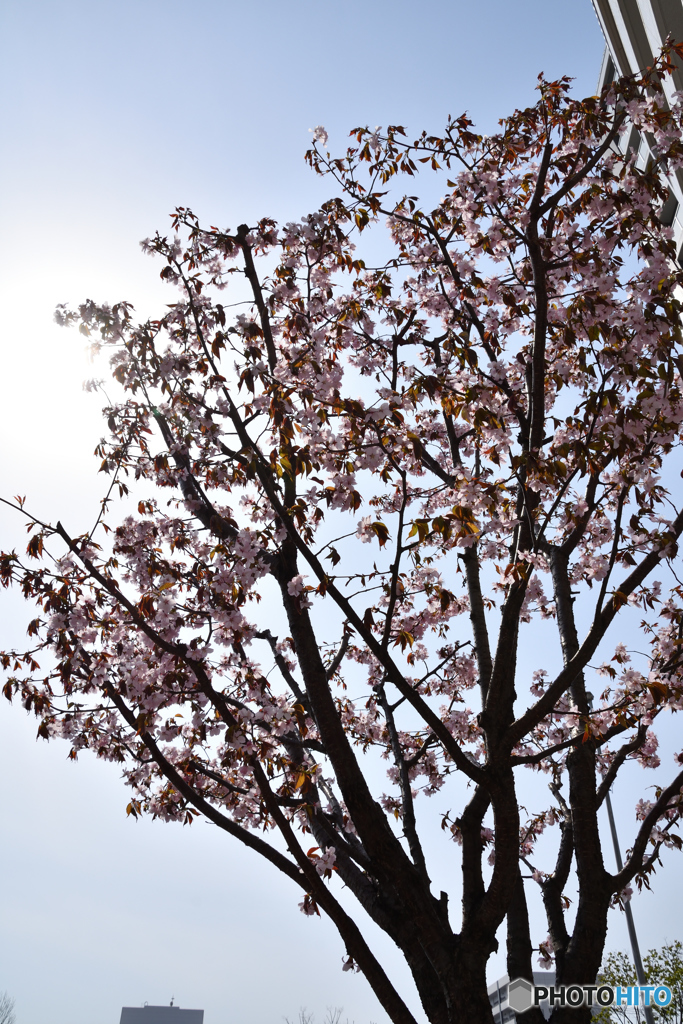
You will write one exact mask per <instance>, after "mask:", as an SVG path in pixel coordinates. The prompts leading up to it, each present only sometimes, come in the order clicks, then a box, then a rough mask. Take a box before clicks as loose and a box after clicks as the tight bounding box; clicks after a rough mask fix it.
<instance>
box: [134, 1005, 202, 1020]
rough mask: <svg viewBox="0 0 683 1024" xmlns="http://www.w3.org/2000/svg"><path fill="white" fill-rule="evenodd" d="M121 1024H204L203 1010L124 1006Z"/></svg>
mask: <svg viewBox="0 0 683 1024" xmlns="http://www.w3.org/2000/svg"><path fill="white" fill-rule="evenodd" d="M120 1024H204V1011H203V1010H182V1009H181V1008H180V1007H179V1006H173V1004H172V1003H171V1005H170V1006H148V1005H147V1004H146V1003H145V1005H144V1006H124V1007H123V1009H122V1010H121V1020H120Z"/></svg>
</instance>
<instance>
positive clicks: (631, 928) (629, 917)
mask: <svg viewBox="0 0 683 1024" xmlns="http://www.w3.org/2000/svg"><path fill="white" fill-rule="evenodd" d="M605 803H606V804H607V815H608V817H609V827H610V832H611V833H612V843H613V844H614V858H615V860H616V862H617V871H621V869H622V867H623V864H622V862H621V852H620V850H619V839H618V837H617V826H616V824H615V823H614V812H613V811H612V801H611V800H610V795H609V793H608V794H607V796H606V797H605ZM624 912H625V914H626V924H627V925H628V937H629V939H630V940H631V950H632V952H633V963H634V964H635V968H636V978H637V979H638V984H639V985H647V980H646V978H645V971H644V970H643V961H642V960H641V959H640V948H639V946H638V936H637V935H636V926H635V924H634V923H633V912H632V910H631V901H630V900H628V901H627V902H625V903H624ZM643 1010H644V1012H645V1020H646V1021H647V1024H655V1018H654V1014H653V1013H652V1007H651V1006H644V1007H643Z"/></svg>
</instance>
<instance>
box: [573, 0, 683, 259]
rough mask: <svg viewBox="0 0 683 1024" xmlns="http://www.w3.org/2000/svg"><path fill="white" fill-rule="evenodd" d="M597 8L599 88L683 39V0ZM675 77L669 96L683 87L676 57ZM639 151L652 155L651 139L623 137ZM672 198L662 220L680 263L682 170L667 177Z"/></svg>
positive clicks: (631, 1) (607, 1)
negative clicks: (669, 41)
mask: <svg viewBox="0 0 683 1024" xmlns="http://www.w3.org/2000/svg"><path fill="white" fill-rule="evenodd" d="M593 7H594V9H595V13H596V15H597V18H598V21H599V23H600V28H601V29H602V33H603V35H604V37H605V42H606V44H607V45H606V47H605V54H604V57H603V60H602V67H601V69H600V78H599V81H598V90H600V89H602V88H603V86H605V85H608V84H609V83H610V82H611V81H612V79H613V78H614V77H615V75H616V76H619V75H634V74H637V72H638V71H642V70H644V69H645V68H647V67H650V66H651V65H652V63H653V61H654V59H655V57H656V56H657V54H658V53H659V51H660V50H661V48H662V46H663V45H664V43H665V42H666V40H667V37H668V36H671V37H672V38H673V41H674V42H676V43H683V0H593ZM677 63H678V65H679V66H678V67H677V69H676V70H675V71H674V73H673V76H672V80H671V79H670V80H668V81H667V82H666V83H665V92H666V94H667V98H668V99H669V100H671V98H672V93H673V92H674V91H683V63H681V62H680V61H679V62H677ZM635 149H637V151H638V164H639V166H640V167H645V165H646V163H647V160H648V158H649V149H648V143H647V140H646V139H644V138H642V137H641V136H640V134H639V133H638V132H637V131H635V129H634V130H633V132H631V134H630V135H627V136H626V137H625V141H624V150H625V151H628V150H635ZM667 185H668V187H669V199H668V201H667V202H666V203H665V205H664V208H663V209H662V213H661V221H662V223H663V224H666V225H667V226H671V227H672V228H673V231H674V239H675V242H676V251H677V253H678V260H679V263H681V262H683V260H682V255H683V253H682V249H683V173H682V172H681V171H678V172H676V174H675V175H673V176H671V177H670V178H668V179H667Z"/></svg>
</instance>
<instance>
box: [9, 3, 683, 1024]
mask: <svg viewBox="0 0 683 1024" xmlns="http://www.w3.org/2000/svg"><path fill="white" fill-rule="evenodd" d="M0 12H1V13H0V19H1V24H0V79H1V82H2V85H1V88H0V103H1V104H2V114H1V117H0V126H1V127H0V133H1V136H0V137H1V140H2V154H1V158H0V210H1V212H0V224H1V225H2V235H3V244H2V247H1V249H0V287H1V288H2V311H3V313H2V320H1V323H2V361H3V375H2V378H1V379H0V433H1V435H2V438H3V442H4V443H3V446H2V447H3V452H2V454H1V456H0V458H1V460H2V461H1V463H0V478H1V479H2V482H3V491H4V490H8V491H9V493H10V494H15V493H23V494H26V495H28V496H29V498H30V501H31V504H32V506H33V507H34V508H36V510H38V511H42V512H44V514H45V515H46V516H52V515H54V516H57V515H61V516H62V517H63V518H64V519H65V520H68V521H69V522H71V524H72V526H73V528H74V529H75V530H78V528H79V527H80V526H85V524H86V522H88V521H89V519H90V518H91V516H92V510H93V508H94V507H95V505H96V501H97V494H98V487H99V481H98V480H97V479H95V478H94V477H93V473H92V470H93V469H94V466H95V462H94V460H93V459H92V455H91V453H92V449H93V447H94V445H95V443H96V441H97V438H98V437H99V416H98V411H97V400H96V399H94V398H93V396H90V395H85V394H84V393H83V392H82V390H81V381H82V380H83V379H84V378H85V377H87V376H91V375H92V371H91V369H90V367H89V365H88V363H87V360H86V358H85V356H84V354H83V347H82V345H81V343H80V341H79V339H78V338H77V337H76V336H75V335H67V334H65V333H64V332H58V331H57V330H56V329H55V328H54V327H53V326H52V324H51V317H52V310H53V308H54V306H55V304H56V303H57V302H62V301H68V302H72V303H75V302H78V301H79V300H81V299H84V298H85V297H92V298H95V299H98V300H104V299H109V300H116V299H119V298H129V299H131V300H132V301H133V302H134V303H135V304H136V306H138V307H139V308H140V309H142V310H145V309H149V310H150V311H151V310H153V309H154V308H155V304H156V307H157V308H158V304H159V303H163V302H165V301H168V298H167V295H166V294H165V293H164V292H163V291H162V289H161V287H160V284H159V281H158V276H157V274H158V271H157V270H156V269H155V267H154V265H153V264H152V263H150V262H149V261H148V260H146V259H145V258H143V257H142V256H141V255H140V253H139V249H138V244H137V243H138V241H139V240H140V239H141V238H142V237H144V236H146V235H148V234H150V233H152V232H153V231H154V230H155V228H160V229H162V230H164V229H166V227H167V225H168V220H167V214H168V213H169V212H170V211H171V210H172V209H173V207H174V206H175V205H178V204H180V205H190V206H192V207H193V208H194V209H195V210H196V211H197V212H198V213H199V214H200V215H201V216H202V217H204V218H206V219H207V220H208V221H210V222H211V223H214V224H221V225H231V226H235V225H236V224H238V223H241V222H242V221H245V220H246V221H249V220H253V219H254V218H256V217H257V216H262V215H266V214H267V215H271V216H274V217H275V218H276V219H278V220H281V221H282V220H287V219H291V218H294V217H297V216H300V215H301V214H303V213H305V212H306V211H307V210H308V209H310V208H312V207H313V206H315V205H316V204H317V203H318V202H319V201H321V200H322V199H324V198H326V196H327V192H328V188H329V186H328V185H327V184H326V183H325V182H321V181H320V180H317V179H316V178H315V177H314V176H313V175H312V174H311V172H310V171H309V170H308V169H307V168H306V166H305V165H304V162H303V153H304V151H305V149H306V148H307V146H308V144H309V141H310V136H309V134H308V129H309V128H310V127H312V126H314V125H316V124H319V123H322V124H325V125H326V126H327V128H328V130H329V131H330V146H331V148H332V149H333V150H334V149H335V148H342V147H343V146H344V141H345V136H346V134H347V132H348V131H349V129H351V128H353V127H354V126H355V125H356V124H359V123H360V124H366V123H367V124H371V125H375V124H386V123H388V122H393V123H402V124H405V125H407V126H408V127H409V128H410V129H411V131H417V130H419V129H421V128H423V127H425V128H428V129H430V130H435V131H436V130H438V129H439V128H440V127H441V125H442V124H443V122H444V120H445V117H446V115H447V114H448V113H453V114H459V113H461V112H462V111H463V110H465V109H467V110H469V111H470V112H471V114H472V116H473V117H474V118H475V120H476V121H477V123H478V124H479V125H480V127H481V128H482V129H484V130H486V131H491V130H492V129H493V128H494V126H495V123H496V121H497V119H498V118H499V117H501V116H503V115H505V114H506V113H508V112H509V111H510V110H511V109H512V108H513V107H514V106H515V105H525V104H527V103H529V102H532V101H533V97H534V92H533V90H534V85H535V81H536V75H537V74H538V72H539V71H541V70H543V71H545V72H546V74H547V75H549V76H556V75H560V74H570V75H573V76H575V78H576V89H577V91H579V92H581V93H583V94H586V93H590V92H593V91H594V89H595V84H596V81H597V75H598V69H599V62H600V57H601V53H602V39H601V36H600V32H599V29H598V25H597V22H596V19H595V17H594V15H593V11H592V8H591V5H590V0H570V2H567V0H516V2H515V3H510V2H509V0H507V2H502V0H488V2H484V0H480V2H479V3H473V2H471V0H467V2H465V0H451V3H445V2H442V0H423V2H422V3H420V4H419V5H417V4H409V3H406V2H404V0H399V2H396V0H395V2H389V0H381V2H377V0H369V2H366V3H361V2H358V0H352V2H347V3H344V4H335V3H331V2H328V0H289V2H288V3H276V2H272V0H253V2H251V3H239V4H238V3H235V2H234V0H224V2H220V3H219V2H216V0H194V2H193V3H191V4H188V3H184V4H181V3H179V2H177V0H163V2H161V0H136V2H131V0H123V2H117V3H113V2H111V0H90V2H88V3H85V2H82V0H81V2H76V0H73V2H66V0H65V2H57V0H55V2H44V3H39V2H35V0H21V2H17V0H12V2H10V0H3V2H2V3H0ZM0 525H1V527H2V530H3V537H4V538H5V543H7V542H13V539H14V536H15V531H16V524H15V523H13V522H11V521H10V520H8V519H7V517H6V516H4V515H3V516H2V518H1V520H0ZM0 613H2V615H3V616H4V617H3V619H2V630H3V634H4V637H5V638H10V639H14V638H16V640H17V642H20V639H21V634H22V629H23V626H22V622H23V618H24V612H23V609H22V608H21V606H20V605H19V604H18V603H17V602H13V601H8V600H7V599H6V598H5V599H4V600H3V603H2V605H1V606H0ZM34 735H35V725H34V723H33V721H32V720H28V719H26V717H25V715H24V714H23V712H22V711H21V710H20V709H16V708H14V709H9V708H8V707H7V706H6V704H5V702H4V701H3V702H2V703H0V820H1V821H2V833H1V835H2V838H1V839H0V991H2V990H3V989H5V988H7V989H8V990H9V991H10V992H11V993H12V994H13V995H14V996H15V997H16V999H17V1009H18V1021H19V1024H45V1022H47V1021H49V1022H50V1024H118V1019H119V1013H120V1008H121V1006H122V1005H123V1004H132V1005H135V1004H140V1003H142V1002H143V1001H144V1000H148V1001H150V1002H167V1001H169V1000H170V998H171V996H173V995H175V997H176V1001H177V1002H179V1003H180V1004H181V1005H183V1006H199V1007H203V1008H204V1009H205V1010H206V1024H242V1022H244V1024H246V1022H247V1021H249V1022H250V1024H252V1022H253V1024H271V1022H272V1024H280V1022H281V1021H282V1018H283V1016H284V1015H287V1016H289V1017H290V1018H294V1017H295V1016H296V1014H297V1011H298V1008H299V1006H302V1005H307V1006H308V1007H309V1008H310V1009H312V1010H315V1012H316V1015H317V1019H318V1021H321V1020H322V1017H323V1015H324V1011H325V1007H326V1006H328V1005H343V1006H344V1007H345V1008H346V1013H348V1016H349V1020H355V1021H356V1024H367V1022H369V1021H371V1020H374V1021H377V1022H380V1021H384V1019H385V1018H384V1017H383V1015H382V1013H381V1011H380V1010H379V1009H378V1008H377V1006H376V1003H375V1001H374V998H373V997H372V994H371V993H370V992H369V990H368V988H367V986H366V985H365V983H364V982H363V981H362V979H360V978H358V977H354V976H352V975H349V974H342V972H341V970H340V966H341V955H342V952H343V950H342V948H341V944H340V943H339V941H338V940H337V939H336V937H335V934H334V932H333V930H332V929H331V928H330V927H328V925H327V923H326V922H321V921H318V920H317V919H316V920H313V921H312V920H311V919H308V918H304V917H303V915H301V914H300V913H299V911H298V910H297V908H296V904H297V902H298V898H299V897H298V895H297V893H296V892H295V891H294V890H293V889H290V888H289V887H288V885H287V882H286V881H281V880H280V879H279V878H278V877H277V876H276V875H275V874H274V872H272V871H271V869H270V868H268V867H267V866H261V864H260V863H259V862H257V861H255V860H254V859H253V858H252V857H251V856H250V855H247V854H246V853H242V851H241V850H240V849H239V848H237V847H236V845H235V844H233V843H231V842H229V841H228V840H227V838H224V837H223V835H221V834H218V833H217V832H216V830H215V829H213V828H212V827H210V826H208V825H205V824H203V823H201V822H198V823H197V824H195V825H193V826H192V828H191V829H188V828H185V829H182V828H180V827H170V826H165V825H161V824H158V823H152V822H141V823H137V824H135V823H133V822H132V821H130V820H127V819H126V817H125V813H124V808H125V804H126V802H127V796H126V794H125V791H124V789H123V787H122V785H121V783H120V782H119V780H118V777H117V771H116V769H115V768H114V767H112V766H107V765H103V764H97V763H94V762H93V760H92V759H90V758H88V757H83V758H82V759H81V761H80V762H79V763H78V764H77V765H75V766H74V765H71V764H67V763H66V762H65V754H66V750H65V749H64V748H63V747H60V746H58V745H57V746H50V747H48V746H46V745H44V744H42V743H41V744H39V745H36V743H35V741H34ZM634 782H635V784H636V785H637V784H639V780H638V778H636V777H635V776H634ZM626 796H627V797H628V800H627V803H628V806H629V814H630V807H631V806H632V802H633V801H632V800H631V797H632V793H630V794H626ZM625 806H626V804H625ZM675 868H676V865H675V864H672V865H671V866H670V868H669V869H668V871H666V872H664V874H663V875H662V876H661V877H660V878H659V879H658V881H659V883H660V889H659V892H658V894H657V895H655V896H654V897H646V898H643V899H642V900H638V901H636V904H635V907H636V915H637V918H638V923H639V927H640V928H641V932H642V937H643V944H644V945H645V946H647V945H648V944H654V943H655V942H658V941H661V940H662V939H663V938H664V937H670V938H673V937H675V935H676V933H677V919H676V913H677V912H678V913H679V912H680V909H681V908H680V903H679V904H678V905H677V906H672V904H671V898H670V894H669V896H668V897H667V893H666V889H665V888H664V887H662V885H661V883H664V884H665V885H666V880H667V878H668V879H669V881H670V882H671V880H672V879H673V878H674V877H675V874H674V872H675ZM537 930H538V932H539V935H538V938H543V937H544V936H545V930H544V928H543V923H542V921H541V920H540V918H539V919H538V927H537ZM610 943H611V944H612V945H613V946H622V947H623V945H624V943H625V930H624V928H623V921H620V920H616V922H615V927H614V929H613V932H612V933H611V935H610ZM381 948H382V949H383V950H384V951H385V952H386V956H387V963H388V965H389V967H390V969H391V970H392V973H393V974H394V976H395V977H397V978H400V973H401V964H400V960H399V959H398V957H396V956H394V954H393V953H392V951H391V950H390V948H389V945H388V943H384V944H383V945H382V946H381ZM498 968H500V969H501V970H502V969H504V968H503V967H502V963H501V962H500V961H498V962H497V964H494V965H493V970H494V971H495V970H496V969H498ZM407 991H409V988H408V990H407Z"/></svg>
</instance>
